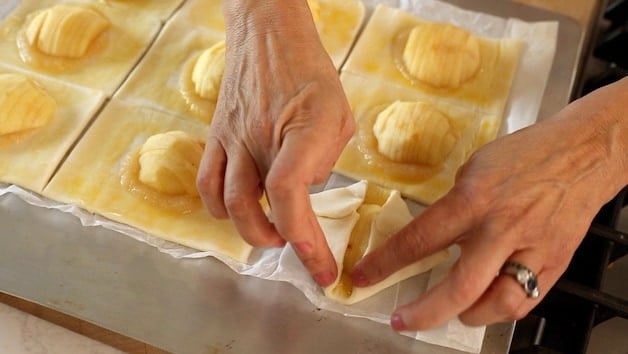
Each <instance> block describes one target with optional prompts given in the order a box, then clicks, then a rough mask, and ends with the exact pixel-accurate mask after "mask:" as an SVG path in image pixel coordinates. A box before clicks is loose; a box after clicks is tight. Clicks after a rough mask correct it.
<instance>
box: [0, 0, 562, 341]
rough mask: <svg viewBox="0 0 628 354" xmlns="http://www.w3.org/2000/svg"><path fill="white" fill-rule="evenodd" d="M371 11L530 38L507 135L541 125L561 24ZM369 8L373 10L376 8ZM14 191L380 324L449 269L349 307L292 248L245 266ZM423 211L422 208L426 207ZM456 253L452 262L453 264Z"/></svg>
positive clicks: (405, 4)
mask: <svg viewBox="0 0 628 354" xmlns="http://www.w3.org/2000/svg"><path fill="white" fill-rule="evenodd" d="M18 2H19V1H9V2H8V3H3V4H0V16H3V15H6V14H7V13H8V11H9V10H10V9H11V8H12V7H13V6H15V4H17V3H18ZM363 2H364V3H365V5H366V6H367V9H369V10H370V11H372V9H373V8H374V6H375V5H377V4H379V3H383V4H386V5H389V6H392V7H399V8H401V9H403V10H405V11H408V12H410V13H412V14H415V15H417V16H420V17H422V18H424V19H427V20H432V21H447V22H451V23H454V24H457V25H462V26H464V27H466V28H468V29H469V30H472V31H473V32H475V33H477V34H480V35H483V36H487V37H494V38H500V37H510V38H517V39H520V40H522V41H523V42H524V43H525V50H524V52H523V56H522V60H521V64H520V67H519V69H518V71H517V74H516V76H515V81H514V83H513V88H512V91H511V96H510V99H509V102H508V105H507V107H506V118H505V120H504V124H503V125H502V131H501V132H500V135H503V134H507V133H510V132H513V131H516V130H518V129H520V128H522V127H525V126H528V125H530V124H532V123H534V122H535V120H536V117H537V115H538V111H539V107H540V104H541V99H542V97H543V92H544V89H545V85H546V82H547V78H548V76H549V71H550V69H551V63H552V60H553V57H554V53H555V46H556V37H557V29H558V23H556V22H537V23H529V22H524V21H520V20H517V19H513V18H509V19H504V18H499V17H495V16H492V15H487V14H482V13H477V12H473V11H467V10H462V9H459V8H457V7H455V6H452V5H449V4H445V3H441V2H438V1H431V0H424V1H416V0H415V1H410V0H408V1H392V0H390V1H369V0H366V1H363ZM370 11H369V13H370ZM346 183H347V181H345V180H343V179H341V178H339V177H334V178H332V179H331V180H330V181H329V183H328V185H327V186H326V188H330V187H334V186H339V185H346ZM7 193H12V194H15V195H17V196H19V197H21V198H22V199H24V200H25V201H26V202H28V203H30V204H32V205H35V206H39V207H44V208H54V209H58V210H61V211H64V212H67V213H71V214H73V215H75V216H77V217H78V218H79V219H80V220H81V223H82V224H83V225H85V226H96V225H99V226H103V227H106V228H108V229H111V230H114V231H118V232H120V233H122V234H125V235H128V236H130V237H133V238H135V239H136V240H138V241H141V242H145V243H147V244H150V245H152V246H154V247H156V248H158V249H159V250H160V251H162V252H165V253H167V254H170V255H171V256H173V257H181V258H200V257H208V256H212V257H216V258H218V259H219V260H221V261H222V262H224V263H225V264H227V265H228V266H229V267H230V268H231V269H233V270H234V271H236V272H238V273H240V274H243V275H251V276H256V277H260V278H264V279H271V280H277V281H287V282H290V283H291V284H293V285H294V286H296V287H297V288H298V289H300V290H301V291H302V292H303V293H304V295H305V296H306V297H307V298H308V299H309V300H310V301H311V302H312V303H313V304H315V305H316V306H318V307H320V308H324V309H326V310H329V311H334V312H339V313H343V314H345V315H347V316H355V317H363V318H368V319H371V320H373V321H377V322H381V323H384V324H388V321H389V314H390V312H391V311H392V310H393V309H394V308H395V307H396V306H397V305H399V304H401V303H403V302H406V301H409V300H411V299H412V298H414V297H415V296H416V293H417V292H422V291H424V290H425V289H426V288H427V287H428V286H429V285H431V284H433V283H435V282H437V281H438V279H439V278H441V277H442V276H444V275H445V274H446V272H447V269H448V266H447V265H444V266H442V267H440V268H438V269H436V270H434V271H433V272H431V273H428V274H424V275H422V276H419V277H416V278H414V279H412V281H411V282H404V283H402V284H400V285H398V286H396V287H392V288H389V289H388V290H387V291H385V292H383V293H381V294H380V295H378V296H376V297H374V298H373V299H371V300H367V301H365V302H364V303H360V304H357V305H354V306H351V307H349V306H344V305H339V304H336V303H332V302H330V301H329V300H327V299H326V298H325V297H324V296H322V292H321V291H320V289H319V288H318V287H317V286H316V284H315V283H314V282H313V281H312V280H311V279H310V277H309V276H308V274H307V272H306V271H305V269H303V266H302V265H301V264H300V262H298V260H297V259H296V258H295V257H294V256H291V255H290V252H291V250H290V249H289V248H286V249H285V250H277V249H272V250H256V251H255V253H254V254H253V255H252V257H251V260H250V262H249V264H240V263H237V262H233V261H232V260H230V259H228V258H226V257H223V256H222V255H220V254H214V253H211V252H198V251H196V250H193V249H189V248H185V247H182V246H180V245H177V244H173V243H170V242H167V241H163V240H161V239H159V238H157V237H154V236H151V235H148V234H146V233H144V232H142V231H140V230H137V229H135V228H133V227H129V226H127V225H122V224H118V223H114V222H111V221H109V220H107V219H105V218H102V217H100V216H98V215H93V214H91V213H89V212H86V211H84V210H82V209H80V208H77V207H75V206H72V205H63V204H59V203H57V202H54V201H51V200H47V199H45V198H42V197H40V196H38V195H36V194H34V193H32V192H29V191H26V190H24V189H22V188H19V187H17V186H12V185H2V184H0V196H2V195H4V194H7ZM420 210H421V208H420V207H419V208H416V209H415V212H420ZM454 258H455V256H454V257H452V259H451V260H450V262H453V260H454ZM406 335H409V336H412V337H414V338H416V339H418V340H422V341H426V342H429V343H433V344H439V345H443V346H447V347H451V348H455V349H458V350H463V351H468V352H479V351H480V349H481V345H482V340H483V337H484V327H479V328H469V327H466V326H464V325H462V324H461V323H460V322H459V321H457V320H455V319H454V320H452V321H450V322H448V323H447V324H445V325H444V326H441V327H440V328H437V329H435V330H432V331H426V332H420V333H406Z"/></svg>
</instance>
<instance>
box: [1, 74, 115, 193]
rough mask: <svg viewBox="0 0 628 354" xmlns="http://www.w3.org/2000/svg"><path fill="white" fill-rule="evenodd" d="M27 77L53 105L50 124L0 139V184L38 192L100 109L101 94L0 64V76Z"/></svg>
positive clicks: (102, 99)
mask: <svg viewBox="0 0 628 354" xmlns="http://www.w3.org/2000/svg"><path fill="white" fill-rule="evenodd" d="M8 73H14V74H19V75H24V76H26V77H28V78H29V79H30V80H31V81H32V82H34V83H35V84H37V85H39V86H40V87H41V88H42V89H43V91H44V92H46V93H47V94H48V95H49V96H50V97H52V98H53V99H54V101H55V102H56V111H55V113H54V115H53V117H52V119H51V121H50V122H49V123H48V124H47V125H45V126H43V127H40V128H37V129H36V130H35V131H33V132H29V133H28V134H27V135H25V136H23V137H20V138H18V139H12V138H7V137H4V136H0V181H2V182H8V183H13V184H16V185H19V186H21V187H24V188H27V189H30V190H32V191H35V192H41V191H42V190H43V188H44V186H45V185H46V183H48V180H49V179H50V178H51V177H52V174H53V173H54V171H55V169H56V168H57V166H58V165H59V164H60V163H61V160H62V159H63V158H64V157H65V155H66V154H67V153H68V151H69V150H70V148H71V147H72V145H73V144H74V143H75V141H76V140H77V139H78V137H79V135H80V134H81V132H82V131H83V130H84V129H85V127H86V126H87V124H88V123H89V122H90V120H91V119H92V118H93V116H94V114H95V112H96V111H97V110H98V109H99V108H100V106H101V105H102V103H103V101H104V99H105V97H104V95H103V94H102V93H100V92H97V91H93V90H89V89H85V88H81V87H78V86H74V85H70V84H66V83H63V82H60V81H57V80H53V79H50V78H47V77H44V76H39V75H35V74H33V73H28V72H24V71H19V70H16V69H14V68H9V67H7V66H4V65H1V64H0V74H8Z"/></svg>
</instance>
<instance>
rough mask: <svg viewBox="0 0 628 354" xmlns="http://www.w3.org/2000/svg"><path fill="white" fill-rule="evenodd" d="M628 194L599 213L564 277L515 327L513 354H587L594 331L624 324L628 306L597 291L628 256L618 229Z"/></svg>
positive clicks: (626, 240)
mask: <svg viewBox="0 0 628 354" xmlns="http://www.w3.org/2000/svg"><path fill="white" fill-rule="evenodd" d="M627 194H628V188H625V189H624V190H623V191H622V192H621V193H619V195H617V197H615V198H614V199H613V200H612V201H611V202H609V203H608V204H607V205H605V206H604V208H602V209H601V210H600V212H599V213H598V215H597V217H596V218H595V221H594V223H593V224H592V225H591V227H590V229H589V231H588V233H587V236H586V237H585V239H584V240H583V242H582V244H581V245H580V247H579V248H578V250H577V251H576V253H575V254H574V257H573V259H572V261H571V263H570V265H569V268H568V269H567V271H566V272H565V273H564V274H563V276H562V277H561V279H560V280H559V281H558V283H557V284H556V285H555V286H554V288H552V289H551V290H550V292H549V293H548V294H547V296H546V297H545V298H544V299H543V301H542V302H541V303H540V304H539V305H538V306H537V307H536V308H535V309H534V310H533V311H532V312H531V313H530V314H529V315H528V316H527V317H526V318H524V319H523V320H521V321H518V322H517V325H516V327H515V334H514V338H513V342H512V345H511V353H513V354H532V353H569V354H571V353H586V351H587V346H588V342H589V338H590V336H591V331H592V330H593V328H594V327H595V326H596V325H598V324H600V323H602V322H604V321H607V320H609V319H611V318H615V317H622V318H626V319H628V300H627V299H622V298H618V297H616V296H613V295H610V294H607V293H605V292H603V291H602V290H601V287H602V283H603V281H604V275H605V272H606V270H607V269H608V267H609V266H610V265H611V264H612V262H614V261H615V260H617V259H619V258H620V257H623V256H624V255H626V254H628V235H626V234H625V233H623V232H621V231H618V230H617V229H616V225H617V221H618V218H619V214H620V212H621V210H622V208H623V207H624V206H625V205H626V203H627V202H628V198H627Z"/></svg>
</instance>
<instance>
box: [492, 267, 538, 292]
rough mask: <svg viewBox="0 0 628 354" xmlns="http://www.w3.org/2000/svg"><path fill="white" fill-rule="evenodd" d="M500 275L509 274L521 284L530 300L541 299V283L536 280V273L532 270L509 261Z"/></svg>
mask: <svg viewBox="0 0 628 354" xmlns="http://www.w3.org/2000/svg"><path fill="white" fill-rule="evenodd" d="M499 274H508V275H511V276H512V277H513V278H515V280H516V281H517V283H519V284H521V287H522V288H523V290H524V291H525V292H526V295H527V296H528V297H529V298H532V299H536V298H537V297H539V295H540V291H539V288H538V284H539V282H538V280H537V279H536V274H534V272H533V271H531V270H530V268H528V267H526V266H524V265H523V264H520V263H516V262H512V261H507V262H506V263H504V265H503V266H502V269H501V270H500V271H499Z"/></svg>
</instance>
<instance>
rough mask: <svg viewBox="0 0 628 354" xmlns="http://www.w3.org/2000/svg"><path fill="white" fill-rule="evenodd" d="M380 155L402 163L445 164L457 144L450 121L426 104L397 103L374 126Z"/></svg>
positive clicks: (382, 113) (381, 115) (388, 108)
mask: <svg viewBox="0 0 628 354" xmlns="http://www.w3.org/2000/svg"><path fill="white" fill-rule="evenodd" d="M373 132H374V134H375V137H376V138H377V149H378V151H379V152H380V153H381V154H382V155H384V156H386V157H388V158H389V159H391V160H393V161H397V162H402V163H413V164H427V165H430V166H435V165H438V164H441V163H442V162H443V160H444V159H445V158H446V157H447V155H449V153H450V152H451V150H452V149H453V147H454V145H455V144H456V140H457V139H456V134H455V132H454V129H453V127H452V126H451V124H450V123H449V119H448V118H447V117H446V116H445V115H444V114H443V113H441V112H440V111H438V110H437V109H435V108H434V107H433V106H432V105H430V104H428V103H426V102H421V101H419V102H401V101H396V102H394V103H393V104H391V105H390V106H388V107H387V108H386V109H385V110H383V111H382V112H380V113H379V114H378V115H377V119H376V121H375V124H374V126H373Z"/></svg>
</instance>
